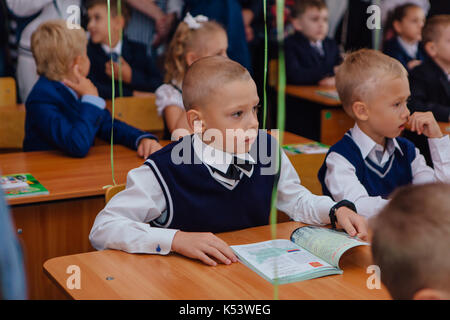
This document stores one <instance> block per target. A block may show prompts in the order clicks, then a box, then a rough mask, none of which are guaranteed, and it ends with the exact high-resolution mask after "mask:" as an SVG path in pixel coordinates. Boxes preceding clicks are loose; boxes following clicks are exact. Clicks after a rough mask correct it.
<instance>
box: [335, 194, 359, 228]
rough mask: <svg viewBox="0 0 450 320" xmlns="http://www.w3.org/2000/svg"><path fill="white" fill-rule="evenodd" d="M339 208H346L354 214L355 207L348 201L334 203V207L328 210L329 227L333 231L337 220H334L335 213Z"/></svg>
mask: <svg viewBox="0 0 450 320" xmlns="http://www.w3.org/2000/svg"><path fill="white" fill-rule="evenodd" d="M341 207H347V208H349V209H351V210H353V211H355V212H356V206H355V204H354V203H353V202H351V201H348V200H342V201H339V202H338V203H336V204H335V205H334V206H332V207H331V209H330V222H331V227H332V228H333V229H336V222H338V221H337V218H336V211H337V210H338V209H339V208H341Z"/></svg>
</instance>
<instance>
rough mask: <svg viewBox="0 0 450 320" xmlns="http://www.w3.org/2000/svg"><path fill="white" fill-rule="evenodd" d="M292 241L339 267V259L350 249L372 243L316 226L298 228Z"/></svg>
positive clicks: (292, 236) (293, 234)
mask: <svg viewBox="0 0 450 320" xmlns="http://www.w3.org/2000/svg"><path fill="white" fill-rule="evenodd" d="M291 241H293V242H295V243H296V244H298V245H299V246H300V247H303V248H305V249H306V250H308V251H309V252H311V253H312V254H314V255H316V256H318V257H321V258H322V259H323V260H325V261H327V262H328V263H329V264H330V265H332V266H334V267H336V268H339V259H340V258H341V256H342V254H344V252H346V251H347V250H348V249H351V248H353V247H357V246H361V245H366V246H368V245H370V244H369V243H367V242H363V241H361V240H359V239H356V238H353V237H351V236H350V235H348V234H347V233H346V232H343V231H336V230H332V229H326V228H321V227H314V226H308V227H301V228H298V229H297V230H295V231H294V232H293V233H292V235H291Z"/></svg>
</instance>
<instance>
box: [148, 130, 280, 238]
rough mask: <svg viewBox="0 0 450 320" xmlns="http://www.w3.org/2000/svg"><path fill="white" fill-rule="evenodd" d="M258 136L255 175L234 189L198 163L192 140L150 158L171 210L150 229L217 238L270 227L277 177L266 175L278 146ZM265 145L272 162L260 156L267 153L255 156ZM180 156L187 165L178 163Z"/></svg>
mask: <svg viewBox="0 0 450 320" xmlns="http://www.w3.org/2000/svg"><path fill="white" fill-rule="evenodd" d="M259 137H260V138H258V139H257V141H256V142H255V143H254V144H253V146H252V150H251V151H250V154H252V155H253V154H255V155H256V156H255V157H253V158H254V159H256V163H255V164H254V165H253V173H252V175H251V176H250V177H248V176H246V175H243V174H242V177H241V178H240V180H239V182H238V183H237V184H236V185H235V186H234V187H233V188H231V187H227V186H226V185H224V184H223V183H220V182H219V181H218V180H216V179H215V178H214V177H213V173H212V170H211V167H209V166H208V165H206V164H204V163H203V162H201V161H200V159H198V158H197V156H196V155H195V151H194V148H193V143H192V136H186V137H184V138H183V139H181V140H179V141H178V142H175V143H172V144H170V145H169V146H167V147H165V148H163V149H161V150H160V151H158V152H155V153H153V154H152V155H150V157H149V158H148V160H147V161H146V163H145V164H146V165H148V166H149V168H150V169H151V170H152V172H153V174H154V175H155V177H156V179H157V180H158V183H159V184H160V186H161V189H162V190H163V193H164V197H165V200H166V203H167V211H166V212H164V213H163V214H162V215H161V216H160V217H159V218H158V219H156V220H154V221H152V222H151V225H152V226H153V227H163V228H170V229H180V230H183V231H187V232H213V233H217V232H227V231H233V230H240V229H245V228H250V227H256V226H261V225H267V224H268V223H269V216H270V204H271V199H272V190H273V187H274V183H275V181H276V179H277V178H278V173H277V172H273V174H264V170H267V168H268V167H270V166H271V165H273V162H272V161H266V160H267V159H273V157H271V155H272V154H275V152H274V151H273V149H272V147H273V146H277V144H276V141H275V140H274V139H273V138H271V136H270V135H267V134H263V133H261V134H260V136H259ZM264 145H266V146H269V147H268V152H267V156H268V158H262V157H261V156H260V155H261V154H265V152H254V153H253V151H254V150H259V148H261V147H262V146H264ZM255 148H256V149H255ZM266 150H267V149H266ZM174 155H177V157H174ZM178 155H179V158H183V157H184V159H185V161H184V162H182V163H176V162H177V161H176V160H175V159H176V158H178ZM264 159H266V160H264ZM189 160H190V162H189ZM187 162H189V163H187ZM265 168H266V169H265Z"/></svg>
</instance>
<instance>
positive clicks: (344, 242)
mask: <svg viewBox="0 0 450 320" xmlns="http://www.w3.org/2000/svg"><path fill="white" fill-rule="evenodd" d="M361 245H369V244H368V243H367V242H362V241H360V240H359V239H356V238H353V237H351V236H349V235H348V234H347V233H345V232H342V231H335V230H331V229H326V228H321V227H313V226H308V227H301V228H298V229H296V230H295V231H294V232H293V233H292V235H291V239H290V240H286V239H277V240H269V241H264V242H258V243H252V244H245V245H237V246H231V249H232V250H233V251H234V253H235V254H236V255H237V256H238V257H239V259H240V260H241V262H242V263H244V264H245V265H247V266H248V267H250V268H251V269H252V270H253V271H255V272H256V273H258V274H259V275H260V276H262V277H263V278H264V279H266V280H268V281H269V282H271V283H278V284H285V283H291V282H296V281H303V280H308V279H313V278H318V277H323V276H327V275H332V274H342V273H343V271H342V270H341V269H340V268H339V259H340V258H341V256H342V254H343V253H344V252H346V251H347V250H349V249H350V248H353V247H356V246H361Z"/></svg>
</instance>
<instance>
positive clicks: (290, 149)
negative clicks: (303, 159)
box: [283, 142, 330, 154]
mask: <svg viewBox="0 0 450 320" xmlns="http://www.w3.org/2000/svg"><path fill="white" fill-rule="evenodd" d="M329 148H330V147H329V146H327V145H326V144H323V143H320V142H311V143H298V144H287V145H284V146H283V149H284V150H286V152H287V153H288V154H302V153H303V154H317V153H327V152H328V150H329Z"/></svg>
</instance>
